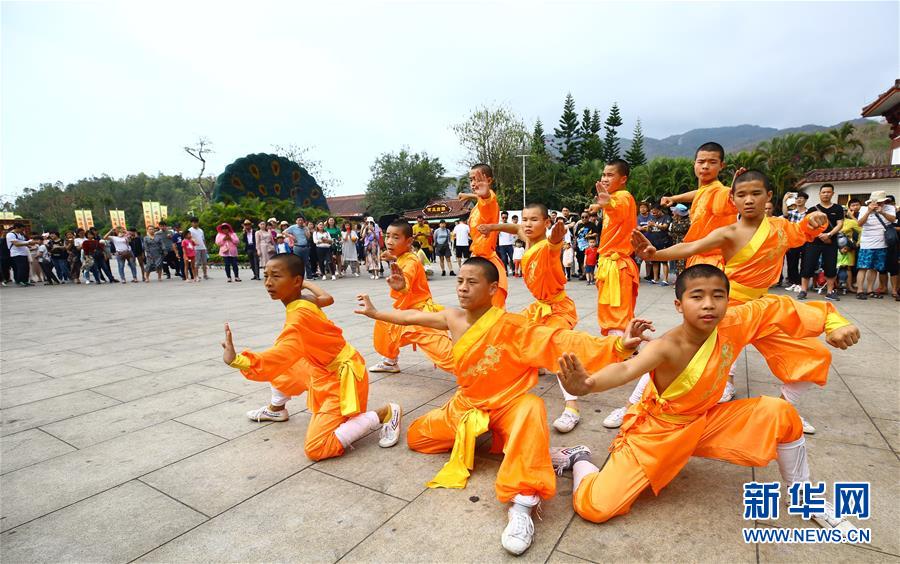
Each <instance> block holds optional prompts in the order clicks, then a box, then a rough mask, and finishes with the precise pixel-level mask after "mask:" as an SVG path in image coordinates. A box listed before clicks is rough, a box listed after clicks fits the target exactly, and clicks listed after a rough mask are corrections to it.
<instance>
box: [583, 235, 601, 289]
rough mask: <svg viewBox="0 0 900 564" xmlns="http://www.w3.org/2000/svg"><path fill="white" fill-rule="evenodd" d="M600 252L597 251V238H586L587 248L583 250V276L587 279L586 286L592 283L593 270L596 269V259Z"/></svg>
mask: <svg viewBox="0 0 900 564" xmlns="http://www.w3.org/2000/svg"><path fill="white" fill-rule="evenodd" d="M598 256H600V252H599V251H598V250H597V238H596V237H589V238H588V247H587V248H586V249H585V250H584V275H585V277H586V278H587V283H588V286H590V285H591V284H593V283H594V270H596V269H597V257H598Z"/></svg>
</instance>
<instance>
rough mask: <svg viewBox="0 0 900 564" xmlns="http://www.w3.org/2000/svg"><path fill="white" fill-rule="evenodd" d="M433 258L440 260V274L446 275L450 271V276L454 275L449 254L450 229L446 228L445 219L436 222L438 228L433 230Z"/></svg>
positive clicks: (451, 258)
mask: <svg viewBox="0 0 900 564" xmlns="http://www.w3.org/2000/svg"><path fill="white" fill-rule="evenodd" d="M432 236H433V238H434V256H435V259H434V260H436V261H437V260H440V263H441V276H446V275H447V271H448V270H449V271H450V276H456V273H454V272H453V257H452V256H451V255H450V236H451V233H450V230H449V229H447V220H446V219H442V220H441V221H440V223H439V224H438V228H437V229H435V230H434V233H433V235H432Z"/></svg>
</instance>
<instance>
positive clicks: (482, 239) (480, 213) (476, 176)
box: [458, 163, 509, 308]
mask: <svg viewBox="0 0 900 564" xmlns="http://www.w3.org/2000/svg"><path fill="white" fill-rule="evenodd" d="M493 183H494V171H493V169H491V167H490V165H487V164H484V163H479V164H476V165H475V166H473V167H472V169H471V170H470V171H469V185H470V186H471V187H472V192H471V193H468V192H462V193H460V194H459V196H458V197H459V199H460V200H477V202H478V203H477V204H476V205H475V207H474V208H472V212H471V213H470V214H469V233H470V237H471V238H472V242H471V244H470V246H469V250H470V251H471V253H472V256H473V257H482V258H486V259H487V260H489V261H491V262H492V263H494V266H496V267H497V270H498V271H499V272H500V282H499V285H498V286H497V293H496V294H494V305H495V306H497V307H501V308H502V307H504V306H505V305H506V296H507V295H508V293H509V282H508V281H507V279H506V266H505V265H504V264H503V261H501V260H500V257H498V256H497V236H498V233H496V232H491V233H487V234H484V233H482V232H481V231H479V229H478V226H479V225H483V224H495V223H497V222H498V221H500V204H499V203H498V202H497V195H496V194H495V193H494V191H493V190H492V189H491V186H492V185H493Z"/></svg>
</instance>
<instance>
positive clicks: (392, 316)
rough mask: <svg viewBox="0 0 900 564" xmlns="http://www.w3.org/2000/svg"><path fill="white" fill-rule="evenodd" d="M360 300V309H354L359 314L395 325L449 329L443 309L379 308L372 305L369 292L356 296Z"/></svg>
mask: <svg viewBox="0 0 900 564" xmlns="http://www.w3.org/2000/svg"><path fill="white" fill-rule="evenodd" d="M356 299H357V300H358V301H359V309H356V310H354V311H353V313H357V314H359V315H365V316H366V317H369V318H371V319H375V320H377V321H386V322H388V323H393V324H394V325H421V326H423V327H431V328H432V329H439V330H441V331H447V330H449V327H448V325H447V317H446V316H445V315H444V313H445V312H446V310H443V311H434V312H431V311H419V310H417V309H403V310H401V309H390V310H378V309H376V308H375V306H374V305H372V300H370V299H369V296H368V294H360V295H358V296H356Z"/></svg>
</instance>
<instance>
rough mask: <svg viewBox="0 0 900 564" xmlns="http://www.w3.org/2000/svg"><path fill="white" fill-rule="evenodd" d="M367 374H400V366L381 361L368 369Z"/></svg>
mask: <svg viewBox="0 0 900 564" xmlns="http://www.w3.org/2000/svg"><path fill="white" fill-rule="evenodd" d="M369 372H390V373H391V374H396V373H397V372H400V366H399V365H398V364H397V363H396V362H388V361H386V360H385V361H382V362H379V363H378V364H376V365H375V366H373V367H372V368H369Z"/></svg>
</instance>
